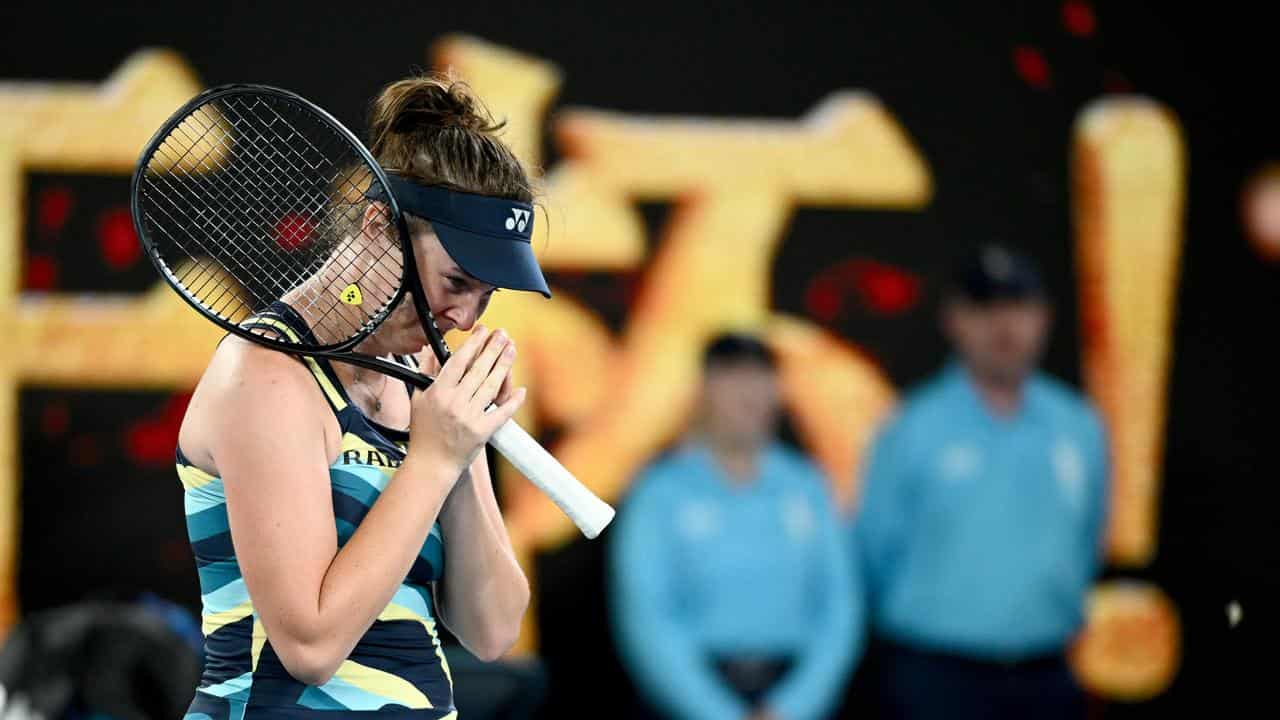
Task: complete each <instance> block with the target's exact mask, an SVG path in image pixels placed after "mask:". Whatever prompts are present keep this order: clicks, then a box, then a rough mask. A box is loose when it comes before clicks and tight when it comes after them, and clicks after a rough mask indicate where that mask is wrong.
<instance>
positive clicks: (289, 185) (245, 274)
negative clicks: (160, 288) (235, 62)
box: [138, 95, 404, 344]
mask: <svg viewBox="0 0 1280 720" xmlns="http://www.w3.org/2000/svg"><path fill="white" fill-rule="evenodd" d="M374 182H376V176H375V175H374V173H373V172H372V170H371V169H370V168H369V166H368V165H367V164H366V163H365V161H364V160H363V156H362V155H360V154H359V153H358V152H357V151H356V150H355V149H354V148H353V147H352V142H351V141H350V140H349V139H348V138H347V137H346V136H345V135H343V134H342V133H340V132H338V131H337V130H336V129H334V128H333V127H332V126H330V125H329V124H328V123H327V122H324V121H323V120H322V119H320V118H319V117H317V116H316V115H315V114H313V113H312V112H311V111H310V110H308V109H306V108H304V107H301V106H299V105H297V104H296V103H293V102H291V101H288V100H285V99H283V98H276V97H273V96H254V95H229V96H224V97H222V98H220V99H217V100H214V101H211V102H210V103H207V104H205V105H202V106H200V107H198V108H196V109H195V110H193V111H192V112H190V113H189V114H188V115H187V116H186V117H185V118H184V119H183V120H182V121H181V122H178V123H176V124H175V125H174V127H173V129H172V130H171V131H170V132H169V133H168V135H167V136H166V137H165V138H164V139H163V140H162V141H161V142H159V143H157V145H156V147H155V150H154V151H153V153H152V156H151V158H150V159H149V160H148V166H147V168H146V170H145V172H144V173H143V174H142V176H141V180H140V187H139V191H140V192H139V194H138V198H139V210H140V213H139V214H140V217H141V218H143V221H144V222H145V224H146V225H147V230H149V231H151V232H149V233H148V236H149V237H151V238H152V243H151V245H152V252H153V253H154V254H155V255H156V256H157V258H158V259H159V260H160V261H161V265H162V267H163V268H164V269H165V271H166V273H167V274H168V275H169V276H170V278H171V279H172V280H174V281H175V282H176V283H177V285H178V286H179V288H180V289H181V290H182V292H183V293H184V294H185V295H187V296H188V297H189V298H190V299H192V300H193V301H195V302H197V303H198V304H199V305H200V306H202V307H203V308H204V309H205V310H206V311H207V312H211V313H213V314H214V315H216V316H217V317H219V318H220V319H223V320H225V321H228V322H232V323H239V322H241V321H243V320H244V319H245V318H247V317H249V316H251V315H252V314H253V313H255V312H258V311H260V310H262V309H263V308H265V307H266V306H268V305H270V304H271V303H272V302H275V301H279V300H284V301H285V302H288V303H289V304H290V305H291V306H292V307H293V308H294V309H295V310H296V311H298V312H299V313H300V314H302V315H303V316H304V317H305V318H307V320H308V322H309V323H310V324H311V325H312V329H313V331H314V332H315V334H316V335H317V336H318V337H320V338H322V340H321V342H322V344H338V343H342V342H345V341H347V340H348V339H351V338H354V337H357V336H360V335H362V334H364V333H365V332H367V331H368V330H369V329H370V328H372V327H373V326H374V325H376V324H377V323H378V322H380V321H381V319H382V317H383V315H385V313H386V311H387V309H388V307H389V306H390V304H391V302H392V301H394V300H395V299H396V298H397V297H398V292H399V288H400V283H401V278H402V276H403V273H404V267H403V263H404V260H403V253H402V250H401V248H400V245H399V242H398V241H397V237H398V236H397V233H396V228H394V227H389V226H388V223H389V222H390V218H389V217H385V216H384V218H382V219H381V220H380V219H378V218H376V217H374V216H373V215H370V214H368V213H367V210H368V206H369V201H367V200H366V199H365V197H364V196H365V192H366V191H367V190H368V189H369V187H370V185H371V184H372V183H374Z"/></svg>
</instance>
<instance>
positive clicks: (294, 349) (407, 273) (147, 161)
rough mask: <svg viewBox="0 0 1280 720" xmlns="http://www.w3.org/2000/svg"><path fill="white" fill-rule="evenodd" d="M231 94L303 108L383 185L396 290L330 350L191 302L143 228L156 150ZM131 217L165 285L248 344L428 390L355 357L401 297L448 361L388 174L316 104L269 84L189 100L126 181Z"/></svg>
mask: <svg viewBox="0 0 1280 720" xmlns="http://www.w3.org/2000/svg"><path fill="white" fill-rule="evenodd" d="M235 95H266V96H271V97H275V98H278V99H280V100H284V101H286V102H290V103H294V104H296V105H299V106H301V107H302V108H303V109H304V110H305V111H306V112H309V113H312V114H314V115H315V116H316V117H317V118H318V119H320V120H321V121H322V122H324V124H325V125H327V126H328V127H329V128H330V129H331V130H333V131H334V132H336V133H338V134H339V135H341V136H342V137H343V138H344V139H345V140H347V142H348V145H349V146H350V148H351V149H352V150H354V151H355V152H356V153H357V154H358V155H359V156H360V159H361V160H363V161H364V164H365V166H366V167H367V168H368V170H369V171H370V173H371V174H372V175H373V177H374V180H375V182H379V183H381V184H382V187H384V188H386V190H387V192H386V196H387V197H386V200H383V201H380V202H382V204H383V205H385V206H386V207H387V210H388V212H389V214H390V220H391V221H392V222H393V223H394V225H395V230H396V232H397V233H398V235H399V241H400V248H401V252H402V253H403V262H402V268H401V277H400V285H399V287H397V288H396V292H395V295H394V296H392V298H391V300H390V301H389V302H388V303H387V304H386V307H384V308H383V309H382V310H381V311H380V312H379V313H378V314H376V315H374V316H373V317H371V318H370V319H369V320H368V321H366V322H365V323H364V327H363V328H362V329H361V330H360V332H359V333H357V334H356V335H353V336H351V337H349V338H347V339H345V340H343V341H341V342H337V343H330V344H328V345H317V346H312V347H306V346H302V345H298V344H294V343H286V342H281V341H279V340H276V339H274V338H272V337H270V336H268V335H263V334H261V333H258V332H254V331H253V329H251V328H245V327H241V326H240V325H238V324H236V323H233V322H231V321H230V320H226V319H224V318H222V317H221V316H219V315H218V314H217V313H215V312H214V311H213V310H211V309H208V308H206V307H205V306H204V305H203V304H202V303H201V302H200V301H199V300H197V299H196V298H194V297H192V296H191V294H190V293H189V292H188V291H187V289H186V288H185V287H183V284H182V282H181V281H179V280H178V278H177V276H176V274H175V273H174V272H173V271H172V270H171V269H170V268H169V266H168V265H167V264H166V263H165V262H164V261H163V260H162V259H161V258H160V254H159V253H158V252H157V251H156V249H155V247H154V244H153V242H152V238H151V234H150V233H148V232H147V231H146V230H145V228H144V223H143V209H142V207H141V206H140V199H141V195H142V192H141V187H142V186H141V184H142V181H143V178H144V177H145V175H146V172H147V168H148V167H149V166H150V165H151V160H152V159H153V158H154V157H155V155H156V153H157V152H158V151H159V150H160V146H161V145H163V144H164V142H165V141H166V140H167V139H168V138H169V137H170V135H171V134H172V133H173V131H174V130H175V129H176V128H177V127H178V126H179V125H181V124H182V123H183V122H185V121H186V120H187V119H189V118H190V117H192V116H193V115H194V113H195V112H196V111H197V110H198V109H199V108H201V107H203V106H205V105H209V104H211V103H213V102H215V101H217V100H219V99H222V98H225V97H229V96H235ZM129 196H130V197H129V204H130V214H131V215H132V217H133V226H134V230H135V231H136V232H137V234H138V239H139V240H140V241H141V243H142V247H143V249H144V250H146V255H147V258H148V259H149V260H150V261H151V264H152V265H153V266H154V267H155V268H156V270H157V271H158V272H159V273H160V276H161V277H163V278H164V280H165V282H167V283H168V284H169V286H170V287H172V288H173V289H174V291H175V292H177V294H178V295H179V296H180V297H182V299H183V300H184V301H186V303H187V304H188V305H190V306H191V307H193V308H195V310H196V311H197V312H199V313H200V314H201V315H203V316H205V317H206V318H208V319H209V320H212V321H213V322H214V323H216V324H217V325H218V326H219V327H221V328H222V329H224V330H226V331H227V332H230V333H232V334H234V335H238V336H240V337H242V338H245V339H246V340H249V341H251V342H254V343H257V344H260V345H264V346H266V347H268V348H270V349H272V350H279V351H281V352H285V353H290V354H295V355H307V356H310V357H319V358H325V359H328V360H337V361H340V362H345V363H349V364H352V365H358V366H360V367H363V368H367V369H370V370H376V371H378V372H383V373H386V374H389V375H392V376H394V377H395V378H396V379H398V380H402V381H405V382H408V383H411V384H412V385H414V386H416V387H418V388H419V389H425V388H427V387H429V386H430V385H431V378H430V377H428V376H426V375H423V374H421V373H417V372H414V371H413V370H410V369H408V368H406V367H404V366H403V365H398V364H396V363H393V362H388V361H386V360H383V359H381V358H376V357H373V356H371V355H365V354H362V353H357V352H353V351H352V348H354V347H355V346H356V345H359V344H360V343H361V342H363V341H364V340H366V339H367V338H368V337H369V335H371V334H372V333H373V332H374V331H375V330H377V329H378V326H379V325H381V324H382V322H383V321H384V320H386V319H387V316H389V315H390V314H391V311H392V310H394V309H395V308H396V306H397V305H399V304H400V302H402V301H403V300H404V297H405V295H406V294H407V295H410V296H411V297H412V302H413V304H414V309H415V310H416V311H417V315H418V319H419V321H420V322H421V323H422V329H423V331H424V332H425V333H426V336H427V342H428V344H429V345H430V346H431V349H432V352H434V353H435V355H436V358H437V359H439V360H440V363H441V365H443V364H444V361H445V360H447V359H448V357H449V349H448V346H447V345H445V342H444V337H443V335H442V334H441V332H440V329H439V328H438V327H436V321H435V315H434V314H432V312H431V308H430V306H429V305H428V304H427V301H426V290H425V289H424V288H423V286H422V278H420V277H419V276H418V264H417V258H416V256H415V254H414V250H413V241H412V239H411V238H410V235H409V227H408V223H407V222H406V221H405V217H404V213H403V212H401V210H400V205H399V203H398V202H397V201H396V198H395V195H394V194H393V193H392V192H391V188H390V184H389V183H388V181H387V174H386V172H385V171H384V170H383V169H382V166H381V165H379V164H378V162H377V161H376V160H375V159H374V158H373V155H372V154H370V153H369V150H368V149H367V148H365V146H364V143H362V142H360V140H359V138H357V137H356V136H355V134H354V133H352V132H351V131H350V130H348V129H347V127H346V126H344V125H343V124H342V123H341V122H339V121H338V120H337V119H336V118H334V117H333V116H332V115H330V114H329V113H328V112H327V111H326V110H324V109H323V108H321V107H320V106H318V105H316V104H315V103H313V102H311V101H310V100H307V99H306V98H303V97H301V96H299V95H297V94H295V93H291V92H289V91H288V90H282V89H280V88H277V87H271V86H269V85H257V84H252V83H234V84H230V85H220V86H218V87H215V88H210V89H208V90H205V91H204V92H202V93H200V94H199V95H196V96H195V97H193V98H192V99H191V100H189V101H187V103H186V104H184V105H183V106H182V107H181V108H179V109H178V110H175V111H174V113H173V115H172V116H170V118H169V119H168V120H166V121H165V123H164V124H163V125H161V126H160V128H159V129H158V130H156V132H155V134H154V135H152V137H151V139H150V140H149V141H148V142H147V144H146V146H145V149H144V150H143V152H142V154H141V156H140V157H139V160H138V166H137V168H135V169H134V173H133V178H132V180H131V182H130V193H129Z"/></svg>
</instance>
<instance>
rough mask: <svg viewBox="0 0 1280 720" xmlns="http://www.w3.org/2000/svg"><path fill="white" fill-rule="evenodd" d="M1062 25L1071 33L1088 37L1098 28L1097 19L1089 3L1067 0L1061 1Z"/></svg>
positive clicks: (1080, 0) (1079, 0)
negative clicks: (1065, 0)
mask: <svg viewBox="0 0 1280 720" xmlns="http://www.w3.org/2000/svg"><path fill="white" fill-rule="evenodd" d="M1062 25H1063V27H1065V28H1066V29H1067V32H1069V33H1071V34H1072V35H1075V36H1077V37H1089V36H1091V35H1093V33H1094V31H1096V30H1097V29H1098V19H1097V17H1096V16H1095V15H1094V14H1093V7H1092V6H1091V5H1089V3H1087V2H1083V1H1082V0H1067V2H1064V3H1062Z"/></svg>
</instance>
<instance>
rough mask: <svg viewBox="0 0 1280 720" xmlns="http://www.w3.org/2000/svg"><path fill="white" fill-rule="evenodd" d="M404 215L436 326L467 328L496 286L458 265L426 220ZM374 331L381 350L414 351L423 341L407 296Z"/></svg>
mask: <svg viewBox="0 0 1280 720" xmlns="http://www.w3.org/2000/svg"><path fill="white" fill-rule="evenodd" d="M407 219H408V225H409V234H410V237H411V238H412V242H413V252H414V255H415V259H416V260H417V263H418V277H419V278H421V280H422V288H423V290H425V291H426V293H427V305H428V306H430V307H431V312H432V314H434V315H435V318H436V326H437V327H439V328H440V332H441V333H446V332H449V331H450V330H454V329H457V330H462V331H464V332H465V331H469V330H470V329H471V328H472V327H474V326H475V324H476V321H478V320H479V319H480V316H481V315H483V314H484V311H485V308H487V307H488V306H489V299H490V298H492V297H493V293H494V292H495V291H496V289H497V288H495V287H494V286H492V285H489V284H486V283H483V282H481V281H479V280H477V279H475V278H473V277H471V276H470V275H468V274H467V273H466V271H464V270H463V269H462V268H460V267H458V264H457V263H456V262H454V261H453V258H451V257H449V253H448V252H446V251H445V249H444V246H443V245H441V244H440V239H439V238H437V237H436V234H435V232H434V231H433V230H432V229H431V226H430V225H429V224H428V223H426V222H425V221H422V220H419V219H417V218H415V217H408V218H407ZM378 335H379V340H380V342H381V344H382V345H384V346H386V350H385V351H384V352H392V353H398V354H410V353H416V352H418V351H419V350H421V349H422V348H423V347H425V346H426V344H427V336H426V333H424V332H423V330H422V324H421V323H420V322H419V321H418V315H417V311H416V310H415V309H414V306H413V301H412V299H411V298H407V297H406V298H405V299H404V300H402V301H401V302H400V304H399V305H397V306H396V309H395V310H393V311H392V312H391V316H390V317H388V318H387V320H386V322H384V323H383V325H382V327H381V328H379V330H378Z"/></svg>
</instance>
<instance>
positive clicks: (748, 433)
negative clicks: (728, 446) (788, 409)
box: [702, 362, 779, 445]
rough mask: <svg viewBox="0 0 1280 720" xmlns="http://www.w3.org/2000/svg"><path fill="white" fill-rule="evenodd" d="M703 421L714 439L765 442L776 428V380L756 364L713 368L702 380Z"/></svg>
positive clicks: (777, 408) (765, 368) (754, 442)
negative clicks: (716, 437)
mask: <svg viewBox="0 0 1280 720" xmlns="http://www.w3.org/2000/svg"><path fill="white" fill-rule="evenodd" d="M702 400H703V421H704V422H705V424H706V428H707V430H708V431H709V432H711V433H712V434H713V435H716V436H718V437H722V438H726V439H730V440H733V441H735V442H739V443H745V444H753V445H756V444H760V443H763V442H766V441H767V440H768V439H769V438H770V437H771V436H772V435H773V433H774V432H775V430H776V428H777V425H778V411H779V407H778V403H779V399H778V380H777V377H776V375H775V373H774V371H773V370H771V369H769V368H768V367H765V366H763V365H760V364H758V363H749V362H743V363H729V364H723V365H713V366H711V367H710V368H708V369H707V371H706V374H705V376H704V379H703V398H702Z"/></svg>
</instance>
